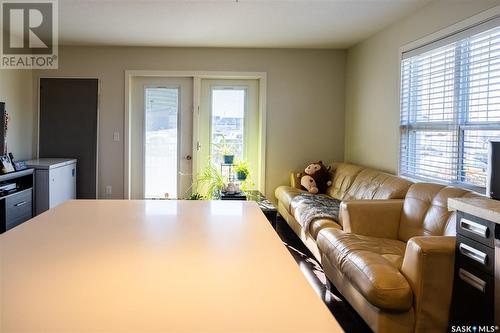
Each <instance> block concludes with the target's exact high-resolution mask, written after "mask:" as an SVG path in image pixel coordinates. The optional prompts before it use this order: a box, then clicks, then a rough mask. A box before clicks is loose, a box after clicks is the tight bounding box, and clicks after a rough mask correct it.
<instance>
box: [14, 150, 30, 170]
mask: <svg viewBox="0 0 500 333" xmlns="http://www.w3.org/2000/svg"><path fill="white" fill-rule="evenodd" d="M9 157H10V161H11V162H12V164H13V165H14V169H15V170H16V171H21V170H24V169H27V168H28V167H27V166H26V161H16V160H15V159H14V155H12V153H9Z"/></svg>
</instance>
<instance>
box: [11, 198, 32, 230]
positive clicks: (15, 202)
mask: <svg viewBox="0 0 500 333" xmlns="http://www.w3.org/2000/svg"><path fill="white" fill-rule="evenodd" d="M32 198H33V191H32V189H27V190H24V191H21V192H18V193H14V194H12V195H10V196H8V197H6V198H5V217H6V230H9V229H12V228H14V227H15V226H17V225H19V224H21V223H23V222H26V221H27V220H29V219H30V218H31V217H32V216H33V200H32Z"/></svg>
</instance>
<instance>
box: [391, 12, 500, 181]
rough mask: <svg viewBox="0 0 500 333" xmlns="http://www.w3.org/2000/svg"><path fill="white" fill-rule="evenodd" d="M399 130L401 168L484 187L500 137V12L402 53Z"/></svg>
mask: <svg viewBox="0 0 500 333" xmlns="http://www.w3.org/2000/svg"><path fill="white" fill-rule="evenodd" d="M481 28H482V29H481ZM480 31H481V32H480ZM457 36H459V37H460V38H457ZM433 46H434V47H433ZM419 51H420V52H419ZM400 132H401V136H400V138H401V143H400V174H402V175H404V176H408V177H412V178H417V179H422V180H430V181H439V182H446V183H453V184H460V185H464V186H469V187H474V188H484V187H485V185H486V168H487V165H486V163H487V145H488V141H489V140H490V139H500V20H499V19H497V18H495V19H493V20H490V21H488V22H486V23H483V24H481V25H480V26H476V27H474V28H471V29H469V30H465V31H461V32H460V33H459V34H457V35H453V36H449V37H447V38H445V39H441V40H439V41H436V42H435V43H432V44H428V45H425V46H423V47H421V48H419V49H415V50H411V51H409V52H407V53H404V54H403V59H402V61H401V123H400Z"/></svg>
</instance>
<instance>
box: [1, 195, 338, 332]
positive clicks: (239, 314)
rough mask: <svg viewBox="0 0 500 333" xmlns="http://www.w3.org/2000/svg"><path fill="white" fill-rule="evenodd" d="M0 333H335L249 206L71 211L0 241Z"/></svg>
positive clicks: (80, 204) (134, 204)
mask: <svg viewBox="0 0 500 333" xmlns="http://www.w3.org/2000/svg"><path fill="white" fill-rule="evenodd" d="M0 316H1V317H0V332H2V333H7V332H11V331H24V332H27V331H29V332H55V331H58V332H70V331H71V332H76V331H79V332H83V331H85V332H97V331H99V332H111V331H113V332H125V331H126V332H146V331H148V332H153V331H154V332H168V331H183V332H200V331H204V332H207V331H212V332H213V331H217V332H235V331H259V332H270V331H284V332H286V331H295V332H341V331H342V330H341V328H340V326H339V325H338V323H337V321H336V320H335V319H334V317H333V316H332V315H331V314H330V312H329V310H328V309H327V308H326V306H325V305H324V303H323V302H322V301H321V299H320V297H319V296H318V295H317V294H316V293H315V292H314V290H313V289H312V287H311V286H310V285H309V283H308V282H307V280H306V278H305V276H304V275H303V274H302V272H301V271H300V268H299V267H298V265H297V263H296V262H295V260H294V259H293V258H292V256H291V255H290V253H289V252H288V250H287V249H286V248H285V246H283V244H282V242H281V240H280V239H279V237H278V235H277V234H276V233H275V231H274V230H273V229H272V227H271V225H270V224H269V222H268V221H267V220H266V218H265V217H264V215H263V214H262V212H261V211H260V209H259V208H258V206H257V204H256V203H255V202H247V201H123V200H122V201H69V202H67V203H65V204H62V205H61V206H58V207H56V208H55V209H53V210H50V211H48V212H46V213H44V214H42V215H39V216H38V217H36V218H34V219H32V220H31V221H29V222H27V223H24V224H22V225H20V226H19V227H16V228H14V229H12V230H10V231H8V232H6V233H4V234H2V235H0Z"/></svg>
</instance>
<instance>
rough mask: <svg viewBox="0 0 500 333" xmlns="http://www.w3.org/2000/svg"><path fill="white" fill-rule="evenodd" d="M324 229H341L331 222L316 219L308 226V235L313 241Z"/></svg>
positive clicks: (338, 225)
mask: <svg viewBox="0 0 500 333" xmlns="http://www.w3.org/2000/svg"><path fill="white" fill-rule="evenodd" d="M325 228H334V229H339V230H341V229H342V227H341V226H340V224H338V223H337V222H335V221H333V220H330V219H316V220H314V221H312V222H311V224H310V225H309V233H310V234H311V236H312V237H313V238H314V239H316V238H318V234H319V232H320V231H321V230H323V229H325Z"/></svg>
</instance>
